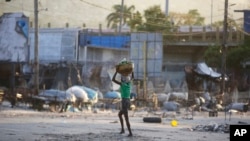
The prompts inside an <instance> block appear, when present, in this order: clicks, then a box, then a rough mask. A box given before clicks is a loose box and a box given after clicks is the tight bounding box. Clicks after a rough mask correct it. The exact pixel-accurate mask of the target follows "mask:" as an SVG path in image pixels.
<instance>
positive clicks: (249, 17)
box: [244, 10, 250, 33]
mask: <svg viewBox="0 0 250 141" xmlns="http://www.w3.org/2000/svg"><path fill="white" fill-rule="evenodd" d="M244 31H245V32H247V33H250V10H244Z"/></svg>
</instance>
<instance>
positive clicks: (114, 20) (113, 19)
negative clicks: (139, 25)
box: [106, 5, 135, 28]
mask: <svg viewBox="0 0 250 141" xmlns="http://www.w3.org/2000/svg"><path fill="white" fill-rule="evenodd" d="M121 8H122V6H121V5H114V6H113V10H114V12H112V13H110V14H109V15H108V16H107V17H106V20H107V22H108V23H107V27H110V28H117V27H118V26H119V24H120V18H121V14H122V11H121V10H122V9H121ZM134 9H135V6H133V5H132V6H129V7H127V6H126V5H124V6H123V16H122V17H123V18H122V25H126V24H128V22H129V21H130V19H131V18H132V16H131V15H132V13H133V11H134Z"/></svg>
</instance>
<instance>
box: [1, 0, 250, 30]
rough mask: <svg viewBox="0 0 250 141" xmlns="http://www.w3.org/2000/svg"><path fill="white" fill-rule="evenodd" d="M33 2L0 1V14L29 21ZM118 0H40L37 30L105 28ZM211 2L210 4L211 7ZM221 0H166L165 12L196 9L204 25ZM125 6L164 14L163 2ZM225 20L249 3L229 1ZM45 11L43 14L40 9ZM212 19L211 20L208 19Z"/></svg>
mask: <svg viewBox="0 0 250 141" xmlns="http://www.w3.org/2000/svg"><path fill="white" fill-rule="evenodd" d="M33 1H34V0H12V1H11V2H8V3H6V2H5V0H0V14H2V13H6V12H23V13H24V14H25V15H27V16H28V17H30V20H31V21H32V20H33V15H34V14H33V13H34V12H33V11H34V10H33V9H34V8H33V7H34V6H33ZM121 1H122V0H40V2H39V3H40V4H39V9H40V12H39V24H40V25H41V27H44V26H46V25H47V23H48V22H50V23H51V26H52V27H60V26H65V23H66V22H68V23H69V25H70V27H76V26H78V27H81V26H82V24H83V23H85V24H86V25H87V27H89V28H97V27H98V26H99V24H103V25H104V26H105V27H106V23H105V22H106V20H105V19H106V17H107V15H108V14H109V13H111V12H112V6H113V5H115V4H121ZM212 2H213V5H211V4H212ZM224 2H225V0H169V12H179V13H187V12H188V11H189V10H190V9H198V11H199V12H200V14H201V15H202V16H203V17H205V19H206V24H210V22H211V19H212V21H218V20H223V17H224V16H223V15H224ZM124 4H125V5H127V6H131V5H134V6H135V8H136V10H139V11H140V12H142V13H143V11H144V10H145V9H147V8H149V7H151V6H154V5H160V6H161V8H162V10H163V11H165V6H166V0H124ZM231 4H236V5H234V6H229V10H228V12H229V17H230V18H233V19H238V18H242V17H243V13H236V12H234V10H236V9H237V10H241V9H249V8H250V0H229V5H231ZM45 8H47V9H48V10H47V11H44V9H45ZM211 17H212V18H211Z"/></svg>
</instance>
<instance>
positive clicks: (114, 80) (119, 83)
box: [112, 71, 121, 85]
mask: <svg viewBox="0 0 250 141" xmlns="http://www.w3.org/2000/svg"><path fill="white" fill-rule="evenodd" d="M116 74H117V71H116V72H115V74H114V75H113V78H112V81H113V82H115V83H116V84H118V85H121V82H119V81H117V80H116V79H115V78H116Z"/></svg>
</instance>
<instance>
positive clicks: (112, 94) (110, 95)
mask: <svg viewBox="0 0 250 141" xmlns="http://www.w3.org/2000/svg"><path fill="white" fill-rule="evenodd" d="M104 98H110V99H112V98H121V94H120V93H119V92H117V91H109V92H107V93H106V94H105V95H104Z"/></svg>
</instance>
